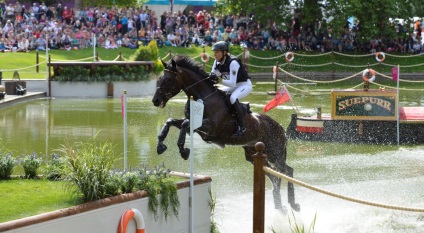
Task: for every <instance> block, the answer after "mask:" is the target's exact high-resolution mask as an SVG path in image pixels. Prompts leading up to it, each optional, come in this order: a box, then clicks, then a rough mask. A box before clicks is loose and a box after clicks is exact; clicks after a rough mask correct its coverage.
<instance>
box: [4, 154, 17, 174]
mask: <svg viewBox="0 0 424 233" xmlns="http://www.w3.org/2000/svg"><path fill="white" fill-rule="evenodd" d="M16 165H17V160H16V159H14V158H13V157H12V155H11V153H10V152H6V154H3V153H2V152H0V180H7V179H10V176H11V175H12V173H13V169H14V168H15V166H16Z"/></svg>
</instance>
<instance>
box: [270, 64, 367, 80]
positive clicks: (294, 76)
mask: <svg viewBox="0 0 424 233" xmlns="http://www.w3.org/2000/svg"><path fill="white" fill-rule="evenodd" d="M278 69H279V70H281V71H282V72H284V73H285V74H287V75H289V76H291V77H293V78H297V79H299V80H302V81H305V82H313V83H337V82H342V81H346V80H348V79H351V78H354V77H356V76H358V75H360V74H362V71H361V72H359V73H356V74H353V75H351V76H348V77H346V78H342V79H337V80H330V81H319V80H313V81H311V80H309V79H305V78H301V77H299V76H296V75H294V74H291V73H289V72H287V71H285V70H284V69H282V68H280V67H279V68H278Z"/></svg>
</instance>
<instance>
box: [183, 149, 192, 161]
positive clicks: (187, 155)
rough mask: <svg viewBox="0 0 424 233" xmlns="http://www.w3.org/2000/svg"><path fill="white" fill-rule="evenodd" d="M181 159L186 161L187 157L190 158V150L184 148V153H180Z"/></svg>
mask: <svg viewBox="0 0 424 233" xmlns="http://www.w3.org/2000/svg"><path fill="white" fill-rule="evenodd" d="M181 157H182V158H183V159H184V160H187V159H188V157H190V149H188V148H184V151H182V152H181Z"/></svg>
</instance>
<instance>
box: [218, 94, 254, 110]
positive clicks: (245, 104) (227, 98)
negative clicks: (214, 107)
mask: <svg viewBox="0 0 424 233" xmlns="http://www.w3.org/2000/svg"><path fill="white" fill-rule="evenodd" d="M220 94H221V95H222V97H223V98H224V101H225V104H226V105H227V107H228V109H229V114H230V115H235V114H236V113H235V110H234V107H233V106H232V105H231V102H230V97H231V93H228V92H224V91H220ZM240 105H241V107H242V109H243V116H244V115H246V113H247V114H251V113H252V110H250V104H249V102H240Z"/></svg>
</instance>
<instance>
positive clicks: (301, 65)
mask: <svg viewBox="0 0 424 233" xmlns="http://www.w3.org/2000/svg"><path fill="white" fill-rule="evenodd" d="M290 65H292V66H300V67H320V66H328V65H331V62H329V63H324V64H316V65H303V64H296V63H293V62H290Z"/></svg>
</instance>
